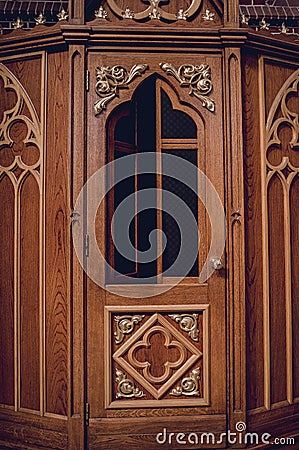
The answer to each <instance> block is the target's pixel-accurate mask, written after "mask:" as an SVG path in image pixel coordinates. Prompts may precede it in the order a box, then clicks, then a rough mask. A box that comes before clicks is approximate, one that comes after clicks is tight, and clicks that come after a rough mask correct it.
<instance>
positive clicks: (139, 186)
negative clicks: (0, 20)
mask: <svg viewBox="0 0 299 450" xmlns="http://www.w3.org/2000/svg"><path fill="white" fill-rule="evenodd" d="M195 118H196V117H195V112H194V111H193V110H191V108H189V107H186V106H183V105H181V104H180V103H179V101H178V99H177V96H176V93H175V92H174V91H173V90H172V88H171V87H170V86H169V85H168V84H167V83H165V82H164V81H162V80H161V79H159V78H158V77H155V76H151V77H149V78H147V79H146V80H145V81H144V82H143V83H142V84H141V85H140V86H139V88H138V89H137V90H136V92H135V94H134V96H133V98H132V100H131V101H130V102H126V103H124V104H121V105H120V106H119V107H117V108H116V109H115V110H114V111H113V113H112V114H111V116H110V119H109V121H108V124H107V135H108V153H107V155H108V161H107V162H112V161H116V160H118V159H119V158H122V157H125V156H126V155H134V157H133V158H132V161H131V164H132V165H134V167H131V170H132V172H131V174H133V175H131V176H129V177H127V178H126V179H124V180H122V181H121V182H118V183H116V184H115V183H114V180H116V179H118V173H117V170H120V169H119V168H117V167H114V169H113V170H111V173H109V175H108V177H109V183H110V186H113V188H112V189H111V190H110V191H109V194H108V198H107V210H108V224H107V254H108V261H109V264H110V266H111V268H112V270H110V272H109V273H108V274H107V276H108V283H122V282H127V281H128V278H127V277H129V280H130V282H132V283H138V282H140V280H141V279H142V282H144V278H149V277H150V278H151V282H154V283H161V282H162V283H163V282H170V281H171V279H173V277H181V276H182V275H185V274H183V273H181V270H180V267H177V266H176V267H174V268H173V269H172V265H173V263H174V262H175V260H176V258H177V257H178V254H179V251H180V245H181V234H180V229H179V225H178V224H177V223H176V221H175V219H174V218H173V217H172V216H171V215H170V214H169V213H167V212H166V211H165V210H166V209H167V208H166V202H168V203H169V201H172V202H174V204H173V205H172V207H173V208H174V209H175V207H176V206H175V201H176V200H175V197H174V196H176V197H178V198H179V199H181V200H182V201H183V202H184V203H185V204H186V205H187V207H188V208H189V210H190V211H191V212H192V214H193V216H194V218H195V220H196V222H197V223H199V199H198V195H197V194H196V193H195V192H194V191H193V190H192V189H191V188H190V187H188V186H186V185H185V184H184V183H182V182H181V181H179V180H177V179H175V178H173V177H170V176H166V175H159V173H158V172H159V171H157V173H146V174H140V173H139V165H138V162H139V160H140V156H139V155H140V154H142V153H145V152H154V153H155V164H156V167H159V164H160V165H161V166H160V167H161V169H162V171H163V167H162V159H161V155H163V154H169V155H175V156H177V157H179V158H182V159H184V160H187V161H188V162H189V163H191V164H193V165H194V166H196V167H198V166H199V160H198V159H199V156H198V155H199V153H198V152H199V144H198V130H197V124H196V122H195V120H194V119H195ZM177 161H179V160H177ZM188 176H189V175H188ZM192 176H193V178H194V179H193V180H191V184H192V185H193V186H196V187H197V186H198V180H197V175H196V174H195V172H194V174H193V175H191V174H190V177H192ZM145 189H151V192H152V193H153V192H154V194H151V195H153V196H154V197H152V207H150V208H148V209H146V210H143V211H141V212H139V213H137V205H138V201H139V197H140V193H141V191H142V190H145ZM167 192H171V193H172V194H174V196H172V200H169V196H167ZM166 197H167V198H166ZM124 200H126V211H127V212H128V214H129V215H130V216H131V217H132V220H131V221H130V224H129V227H128V230H129V231H128V234H129V239H130V243H131V244H132V246H133V247H134V248H135V249H136V255H135V257H133V258H132V257H130V258H126V257H125V256H124V255H123V254H122V252H121V251H119V249H118V248H117V245H115V242H118V239H121V236H123V233H124V226H125V224H124V223H122V221H121V220H116V219H115V217H114V213H115V211H116V210H117V208H118V206H120V205H121V204H122V202H123V201H124ZM113 217H114V218H113ZM154 230H161V231H163V233H164V234H165V236H166V238H167V243H166V246H165V248H164V250H163V252H162V254H160V253H161V249H162V247H163V244H162V236H161V233H160V234H155V236H156V239H157V241H156V242H154V247H155V251H156V257H154V258H152V259H151V261H149V262H142V261H140V257H138V251H139V252H145V251H147V250H149V249H150V247H151V244H153V242H150V240H149V237H150V235H151V233H152V232H153V231H154ZM152 236H153V234H152ZM193 244H194V241H193ZM198 245H199V243H198V242H197V248H198ZM190 250H191V249H190ZM166 270H167V271H168V273H167V279H166V277H163V273H164V272H165V271H166ZM198 274H199V258H198V257H197V259H196V261H195V262H194V265H193V267H192V268H191V269H190V270H189V272H188V274H187V277H188V279H189V280H190V279H191V278H192V277H197V276H198ZM124 276H126V277H124Z"/></svg>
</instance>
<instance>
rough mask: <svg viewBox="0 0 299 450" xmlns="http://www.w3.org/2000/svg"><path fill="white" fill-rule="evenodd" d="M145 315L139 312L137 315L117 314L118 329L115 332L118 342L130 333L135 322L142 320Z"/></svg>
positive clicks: (115, 318)
mask: <svg viewBox="0 0 299 450" xmlns="http://www.w3.org/2000/svg"><path fill="white" fill-rule="evenodd" d="M144 317H145V316H144V315H137V314H136V315H135V316H115V317H114V320H115V322H116V331H115V332H114V336H115V342H116V344H120V343H121V342H122V341H123V339H124V335H125V334H130V333H131V332H132V331H133V329H134V326H135V324H137V323H139V322H141V320H142V319H143V318H144Z"/></svg>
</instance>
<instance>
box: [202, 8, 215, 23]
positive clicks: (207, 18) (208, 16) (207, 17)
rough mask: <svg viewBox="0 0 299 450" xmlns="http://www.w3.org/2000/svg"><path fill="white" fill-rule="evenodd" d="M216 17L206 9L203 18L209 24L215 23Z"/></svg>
mask: <svg viewBox="0 0 299 450" xmlns="http://www.w3.org/2000/svg"><path fill="white" fill-rule="evenodd" d="M214 17H215V14H214V13H212V12H211V11H210V10H209V9H206V12H205V13H203V15H202V18H203V20H204V21H206V22H208V21H213V20H214Z"/></svg>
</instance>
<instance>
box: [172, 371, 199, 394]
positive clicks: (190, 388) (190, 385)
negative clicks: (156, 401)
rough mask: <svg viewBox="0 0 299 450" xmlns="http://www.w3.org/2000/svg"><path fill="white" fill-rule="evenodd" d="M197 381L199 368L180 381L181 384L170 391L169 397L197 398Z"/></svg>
mask: <svg viewBox="0 0 299 450" xmlns="http://www.w3.org/2000/svg"><path fill="white" fill-rule="evenodd" d="M199 381H200V368H199V367H198V368H197V369H194V370H192V371H191V372H190V374H189V376H188V377H185V378H183V379H182V381H181V384H180V385H179V386H177V387H176V388H174V389H172V391H171V392H170V395H174V396H175V397H181V396H182V395H183V396H187V397H192V396H199V395H200V391H199Z"/></svg>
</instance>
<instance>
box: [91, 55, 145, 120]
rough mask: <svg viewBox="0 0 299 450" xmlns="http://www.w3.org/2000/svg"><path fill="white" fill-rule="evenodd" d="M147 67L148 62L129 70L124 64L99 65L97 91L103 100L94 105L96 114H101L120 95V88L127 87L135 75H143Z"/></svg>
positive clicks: (97, 69)
mask: <svg viewBox="0 0 299 450" xmlns="http://www.w3.org/2000/svg"><path fill="white" fill-rule="evenodd" d="M147 69H148V65H147V64H135V65H134V66H133V67H132V68H131V69H130V71H129V72H128V71H127V69H126V68H125V67H123V66H114V67H112V68H111V67H109V66H107V67H105V66H101V67H97V68H96V79H97V83H96V86H95V91H96V93H97V94H98V96H99V97H101V100H98V101H97V102H96V103H95V105H94V109H95V115H97V114H100V113H101V112H102V111H103V109H105V108H106V104H107V103H109V102H110V101H111V100H112V99H113V98H114V97H118V95H119V89H123V88H127V87H128V84H129V83H131V81H132V80H133V79H134V78H135V77H137V76H141V75H142V74H143V73H144V72H145V71H146V70H147Z"/></svg>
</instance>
